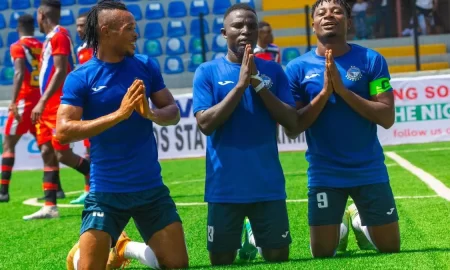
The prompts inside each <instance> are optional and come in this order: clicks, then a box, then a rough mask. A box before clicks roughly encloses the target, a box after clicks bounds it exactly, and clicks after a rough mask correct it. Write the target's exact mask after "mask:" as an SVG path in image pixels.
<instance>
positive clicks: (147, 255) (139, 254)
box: [73, 242, 160, 270]
mask: <svg viewBox="0 0 450 270" xmlns="http://www.w3.org/2000/svg"><path fill="white" fill-rule="evenodd" d="M124 255H125V258H127V259H136V260H138V261H139V262H140V263H142V264H143V265H146V266H148V267H150V268H152V269H160V268H159V263H158V259H157V258H156V256H155V253H154V252H153V250H152V249H151V248H150V247H149V246H147V245H146V244H144V243H138V242H129V243H128V244H127V245H126V247H125V254H124ZM79 260H80V249H78V250H77V251H76V252H75V254H74V256H73V267H74V269H75V270H77V269H78V261H79Z"/></svg>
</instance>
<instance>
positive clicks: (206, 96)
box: [193, 45, 254, 136]
mask: <svg viewBox="0 0 450 270" xmlns="http://www.w3.org/2000/svg"><path fill="white" fill-rule="evenodd" d="M253 57H254V56H253V54H251V47H250V46H249V45H248V46H247V47H246V48H245V53H244V58H243V60H242V65H241V72H240V74H239V82H238V83H237V84H236V87H235V88H233V89H232V90H231V91H230V92H229V93H228V94H227V96H226V97H225V98H224V99H223V100H222V101H220V102H219V103H217V104H215V105H213V95H212V85H211V84H210V83H208V82H207V80H206V78H204V74H203V71H204V70H203V69H201V68H199V69H198V70H197V71H196V73H195V77H194V86H193V102H194V114H195V118H196V119H197V124H198V126H199V128H200V130H201V131H202V132H203V134H205V135H207V136H209V135H211V134H212V133H213V132H214V131H215V130H216V129H217V128H219V127H220V126H222V125H223V123H225V121H226V120H228V118H229V117H230V115H231V114H232V113H233V111H234V109H235V108H236V107H237V105H238V104H239V102H240V101H241V97H242V95H243V94H244V92H245V90H246V89H247V87H248V85H249V84H250V78H251V70H252V69H251V63H253Z"/></svg>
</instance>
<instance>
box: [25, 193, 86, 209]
mask: <svg viewBox="0 0 450 270" xmlns="http://www.w3.org/2000/svg"><path fill="white" fill-rule="evenodd" d="M66 194H67V193H66ZM23 204H26V205H31V206H44V203H41V202H38V199H37V198H31V199H28V200H25V201H24V202H23ZM83 206H84V205H83V204H65V203H58V207H61V208H78V207H83Z"/></svg>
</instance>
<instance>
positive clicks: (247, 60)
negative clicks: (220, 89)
mask: <svg viewBox="0 0 450 270" xmlns="http://www.w3.org/2000/svg"><path fill="white" fill-rule="evenodd" d="M255 75H258V69H257V68H256V64H255V55H254V54H253V53H252V46H251V45H250V44H247V45H246V46H245V51H244V57H243V58H242V64H241V71H240V73H239V82H238V84H237V87H240V88H243V89H246V88H247V87H248V86H249V85H250V84H251V85H252V86H253V88H254V89H255V91H256V92H259V91H260V90H262V89H264V87H261V86H260V84H261V83H264V82H263V81H262V80H261V79H258V78H255V77H254V76H255ZM252 77H253V78H252ZM258 86H259V87H258Z"/></svg>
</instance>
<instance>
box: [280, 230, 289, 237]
mask: <svg viewBox="0 0 450 270" xmlns="http://www.w3.org/2000/svg"><path fill="white" fill-rule="evenodd" d="M288 234H289V231H286V232H285V233H284V234H282V235H281V237H283V238H286V237H287V236H288Z"/></svg>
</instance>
